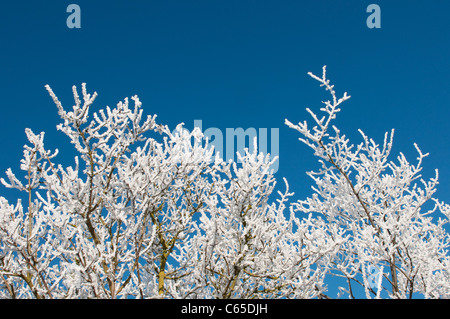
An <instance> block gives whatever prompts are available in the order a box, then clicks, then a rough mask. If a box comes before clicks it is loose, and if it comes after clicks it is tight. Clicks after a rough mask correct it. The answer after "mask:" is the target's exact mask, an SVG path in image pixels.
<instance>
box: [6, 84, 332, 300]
mask: <svg viewBox="0 0 450 319" xmlns="http://www.w3.org/2000/svg"><path fill="white" fill-rule="evenodd" d="M47 90H48V91H49V93H50V96H51V97H52V98H53V101H54V102H55V104H56V106H57V109H58V113H59V116H60V117H61V119H62V123H61V124H59V125H58V126H57V128H58V130H60V131H62V132H63V133H64V134H65V135H67V136H68V138H69V139H70V142H71V143H72V144H73V145H74V147H75V150H76V152H77V153H78V156H77V157H75V159H74V165H73V166H69V167H63V166H62V165H61V164H57V162H56V156H57V154H58V151H55V152H50V151H48V150H47V149H46V148H45V146H44V133H40V134H34V133H33V132H32V131H31V130H30V129H27V130H26V134H27V138H28V141H29V143H30V145H26V146H25V148H24V157H23V159H22V161H21V166H20V168H21V170H22V172H23V173H24V174H23V175H24V176H23V178H21V177H17V176H16V175H15V174H14V173H13V172H12V170H11V169H8V170H7V172H6V175H7V180H5V179H1V182H2V183H3V184H4V185H5V186H7V187H10V188H16V189H18V190H19V191H22V192H23V194H24V195H26V196H22V197H23V198H21V199H19V200H18V201H17V203H16V204H10V203H9V202H8V200H7V199H5V198H3V197H1V198H0V297H2V298H125V297H127V298H128V297H135V298H162V297H169V298H230V297H242V298H245V297H255V296H256V297H258V296H262V297H264V296H271V297H283V296H289V297H291V296H292V297H304V298H306V297H315V296H318V295H319V294H321V293H322V291H323V290H324V289H325V288H324V287H323V278H324V271H325V269H326V266H327V264H328V263H323V264H320V265H319V261H320V260H322V259H324V258H326V255H327V252H328V251H330V250H332V249H333V247H336V243H334V241H328V239H326V238H322V237H321V236H320V234H322V233H324V232H323V231H322V228H324V227H325V225H324V224H323V223H322V224H320V223H315V222H313V220H311V219H309V220H306V219H305V220H302V221H299V220H298V219H296V218H291V219H287V218H286V216H285V215H284V210H285V207H286V202H287V199H288V197H289V195H290V194H289V193H288V192H287V191H286V193H285V194H280V198H279V199H278V202H277V203H270V202H269V197H270V195H271V193H272V191H273V189H274V187H275V180H274V177H273V175H272V173H271V172H270V171H269V167H270V165H272V164H273V162H269V157H267V156H265V157H264V156H263V155H262V154H257V153H256V151H255V152H254V153H252V154H250V153H248V151H247V152H246V154H242V156H241V155H240V159H241V161H242V165H241V164H239V166H237V164H236V163H234V162H228V163H226V162H223V161H222V159H221V158H219V157H218V156H215V157H214V158H213V157H212V154H213V152H214V150H213V149H212V148H211V147H209V145H208V142H207V141H206V142H205V141H203V134H202V132H201V131H200V130H199V129H198V128H196V129H194V130H193V131H192V132H189V131H188V130H186V129H183V126H182V124H180V125H179V126H177V129H176V130H174V131H173V132H172V131H170V130H169V128H168V127H167V126H164V125H160V124H157V123H156V116H148V117H147V118H146V119H144V118H143V115H142V114H143V111H142V108H141V102H140V101H139V99H138V97H137V96H134V97H132V100H133V101H134V106H131V105H130V103H129V100H128V99H125V100H124V102H120V103H119V104H118V105H117V107H115V108H109V107H106V108H105V109H100V110H99V111H97V112H94V113H92V112H90V111H91V108H92V104H93V102H94V100H95V98H96V96H97V94H96V93H94V94H93V95H90V94H88V93H87V90H86V86H85V84H83V85H82V100H81V99H80V98H79V96H78V92H77V89H76V88H75V87H73V95H74V100H75V104H74V106H73V109H72V111H66V110H65V109H64V108H63V106H62V104H61V102H60V101H59V100H58V98H57V97H56V95H55V94H54V93H53V91H52V90H51V88H50V87H49V86H47ZM286 185H287V184H286ZM24 202H26V205H23V203H24ZM314 232H317V234H318V236H316V235H315V234H314ZM307 233H308V234H309V233H310V234H311V235H308V234H307ZM318 265H319V266H318Z"/></svg>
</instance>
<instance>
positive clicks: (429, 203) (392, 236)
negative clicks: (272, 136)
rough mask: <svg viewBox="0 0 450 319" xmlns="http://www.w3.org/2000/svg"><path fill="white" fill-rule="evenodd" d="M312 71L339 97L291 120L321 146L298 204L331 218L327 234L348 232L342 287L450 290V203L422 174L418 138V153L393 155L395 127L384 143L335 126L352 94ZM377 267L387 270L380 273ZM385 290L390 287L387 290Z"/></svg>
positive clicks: (306, 139) (375, 292)
mask: <svg viewBox="0 0 450 319" xmlns="http://www.w3.org/2000/svg"><path fill="white" fill-rule="evenodd" d="M309 75H310V76H311V77H312V78H314V79H315V80H317V81H319V82H320V85H321V86H324V87H325V89H326V90H327V91H328V92H329V93H330V94H331V97H332V99H331V100H328V101H325V102H323V103H324V107H322V108H321V109H320V111H322V112H323V113H324V116H322V117H320V118H319V116H317V115H316V114H315V113H314V112H313V111H311V110H310V109H307V111H308V112H309V113H310V114H311V115H312V118H313V119H314V126H313V127H312V128H311V127H309V126H308V123H307V122H306V121H305V122H302V123H299V124H298V125H294V124H292V123H291V122H289V121H288V120H286V124H287V125H288V126H289V127H291V128H293V129H295V130H297V131H298V132H300V133H301V134H302V135H303V137H302V138H300V141H302V142H303V143H305V144H306V145H308V146H309V147H311V148H312V149H313V150H314V156H316V157H317V158H318V161H319V163H320V166H321V168H320V169H318V170H317V171H312V172H308V175H309V176H310V177H311V178H312V179H313V180H314V183H315V186H314V187H313V190H314V193H313V194H312V196H311V197H309V198H307V199H306V200H300V201H299V202H298V203H296V204H294V205H295V210H296V211H298V212H302V213H316V214H319V215H320V216H323V218H324V219H325V220H326V221H327V223H328V224H329V225H338V227H337V228H329V229H328V230H327V231H328V235H329V236H331V237H332V238H334V239H338V238H340V239H345V240H344V241H342V244H341V245H340V247H339V250H338V251H337V254H335V256H334V257H333V258H331V256H330V258H331V259H332V265H330V268H329V274H331V275H335V276H341V277H343V278H345V280H346V281H347V283H348V285H347V287H345V288H344V287H342V288H341V292H342V293H346V294H348V296H349V297H355V296H354V293H353V288H352V287H353V286H354V285H360V286H362V287H363V288H364V292H365V294H366V296H367V297H368V298H371V297H380V296H383V292H384V291H386V292H387V296H389V297H391V298H411V297H413V296H414V293H420V294H422V295H423V296H425V297H431V298H438V297H445V298H448V297H450V268H449V266H450V262H449V255H448V247H449V234H448V233H447V232H446V230H445V228H444V225H445V224H447V223H448V218H449V217H450V214H449V213H450V209H449V206H448V205H445V204H443V203H440V202H439V201H438V200H437V199H435V198H434V197H433V195H434V193H435V192H436V186H437V184H438V171H437V170H436V176H435V177H434V178H431V179H430V180H428V181H425V180H424V179H423V178H422V177H421V174H420V172H421V170H422V162H423V159H424V158H425V157H426V156H427V155H428V154H423V153H422V152H421V151H420V149H419V147H418V146H417V145H415V144H414V145H415V147H416V149H417V152H418V158H417V162H416V163H414V164H411V163H409V162H408V161H407V159H406V157H405V156H404V155H403V154H402V153H400V155H399V156H398V157H397V158H396V160H390V159H389V155H390V153H391V148H392V141H393V135H394V131H393V130H392V132H391V133H390V134H388V133H386V135H385V138H384V142H383V145H378V144H377V143H376V142H375V141H374V140H372V139H370V138H368V137H367V136H366V135H365V134H364V133H363V132H362V131H359V132H360V134H361V136H362V142H361V143H360V144H359V145H357V146H355V145H353V144H351V142H350V141H349V139H348V138H347V137H346V136H345V135H342V134H341V132H340V130H339V129H338V128H337V127H335V126H332V124H331V123H332V121H333V120H334V119H335V118H336V115H337V113H338V112H340V107H341V104H342V103H343V102H345V101H346V100H348V99H349V98H350V96H348V95H347V93H344V95H343V96H342V97H341V98H339V99H338V98H337V96H336V92H335V90H334V86H333V85H331V84H330V80H329V79H327V77H326V67H324V68H323V74H322V77H318V76H316V75H314V74H312V73H309ZM378 274H380V275H379V276H378ZM384 295H385V296H386V293H384Z"/></svg>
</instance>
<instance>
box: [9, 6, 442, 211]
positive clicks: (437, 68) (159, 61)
mask: <svg viewBox="0 0 450 319" xmlns="http://www.w3.org/2000/svg"><path fill="white" fill-rule="evenodd" d="M71 3H76V4H78V5H79V6H80V8H81V29H69V28H67V26H66V19H67V17H68V15H69V13H66V8H67V6H68V5H69V4H71ZM371 3H376V4H378V5H379V6H380V8H381V29H369V28H368V27H367V26H366V19H367V17H368V15H369V14H368V13H366V8H367V6H368V5H369V4H371ZM449 15H450V2H449V1H448V0H433V1H425V0H422V1H419V0H410V1H403V0H402V1H397V0H395V1H381V0H371V1H363V0H350V1H349V0H346V1H343V0H321V1H313V0H310V1H286V0H270V1H269V0H258V1H257V0H251V1H250V0H227V1H223V0H222V1H219V0H195V1H194V0H167V1H153V0H132V1H124V0H122V1H113V2H110V1H99V0H96V1H86V0H85V1H82V0H72V1H62V0H58V1H56V0H46V1H8V2H4V3H2V5H1V7H0V39H1V50H0V70H1V71H0V72H1V77H0V93H1V100H0V101H1V102H0V112H1V113H0V114H1V116H0V121H1V125H0V136H2V137H3V138H1V139H0V150H1V152H0V174H1V175H2V176H4V173H3V172H4V171H5V170H6V169H7V168H8V167H11V168H12V169H13V170H14V171H18V169H19V160H20V158H21V156H22V146H23V144H24V143H25V142H26V137H25V133H24V129H25V127H29V128H31V129H32V130H33V131H35V132H40V131H46V145H47V146H48V147H49V148H51V149H53V148H56V147H58V148H59V149H60V151H61V153H62V155H61V156H63V157H64V156H68V154H71V153H70V152H71V151H70V149H71V147H72V146H71V145H70V144H69V143H68V139H67V138H65V136H64V135H63V134H62V133H61V132H58V131H56V125H57V124H58V123H59V121H58V115H57V112H56V107H55V106H54V104H53V102H52V101H51V99H50V97H49V96H48V94H47V92H46V90H45V89H44V85H45V84H49V85H50V86H51V87H52V88H53V90H54V91H55V93H56V94H57V95H58V96H59V97H60V99H61V100H62V102H63V104H64V105H65V106H66V107H71V106H72V105H73V100H72V94H71V86H72V85H74V84H75V85H77V86H78V87H80V84H81V83H82V82H86V83H87V87H88V90H89V91H90V92H93V91H97V92H98V93H99V97H98V99H97V103H96V105H97V106H98V107H101V106H104V105H110V106H114V105H115V104H116V103H117V102H118V101H119V100H122V99H123V98H124V97H127V96H132V95H134V94H137V95H139V97H140V99H141V101H142V102H143V107H144V112H145V113H146V114H155V113H156V114H158V119H159V122H160V123H164V124H168V125H169V126H171V127H175V125H176V124H177V123H179V122H184V123H186V126H187V127H188V128H189V127H193V123H194V120H195V119H201V120H202V122H203V128H204V129H206V128H209V127H217V128H220V129H221V130H223V132H225V129H226V128H237V127H243V128H248V127H254V128H256V129H258V128H269V129H270V128H279V130H280V154H279V156H280V168H279V170H278V172H277V177H279V178H281V177H287V178H288V180H289V182H290V185H291V190H293V191H295V192H296V195H297V196H298V197H299V198H302V197H305V196H307V195H309V194H310V189H309V185H310V182H309V180H308V179H307V177H306V175H305V171H307V170H311V169H313V168H314V167H316V166H315V159H314V158H313V156H312V152H311V151H310V150H309V149H308V148H307V147H306V146H305V145H303V144H301V143H300V142H298V141H297V138H298V134H297V133H296V132H295V131H293V130H291V129H289V128H287V127H286V126H285V125H284V119H285V118H288V119H289V120H290V121H291V122H294V123H297V122H298V121H303V120H304V119H308V120H309V115H308V114H307V113H306V111H305V107H310V108H311V109H313V110H318V108H319V107H320V101H321V99H323V98H328V97H327V96H326V95H325V94H323V89H322V88H319V86H318V85H317V84H316V82H315V81H313V80H312V79H310V78H309V77H308V76H307V74H306V73H307V72H308V71H312V72H314V73H316V74H320V73H321V67H322V65H324V64H326V65H327V66H328V74H329V77H330V78H331V79H332V81H333V82H334V84H335V85H336V90H337V92H338V94H339V93H341V94H342V93H343V92H344V91H347V92H348V93H349V94H350V95H351V96H352V98H351V99H350V100H349V101H348V102H346V104H345V105H343V111H342V112H341V113H340V114H339V118H338V120H337V121H336V123H335V124H336V125H338V126H339V127H340V128H341V131H343V132H345V133H346V134H348V135H349V136H351V137H353V138H355V139H354V140H353V142H354V143H359V142H360V139H359V135H358V133H357V129H359V128H360V129H362V130H363V131H364V132H365V133H366V134H367V135H369V136H370V137H373V138H375V139H376V140H377V141H379V142H380V143H381V142H382V138H383V135H384V132H386V131H390V130H391V129H392V128H395V129H396V134H395V139H394V150H393V151H394V155H395V154H396V153H398V152H399V151H402V152H404V153H405V154H406V155H407V157H408V158H409V159H410V161H411V162H413V161H414V160H415V158H416V153H415V149H414V147H413V142H416V143H418V145H419V146H420V147H421V149H422V151H423V152H429V153H430V157H429V158H428V159H427V160H426V161H425V170H424V175H425V177H430V176H432V174H433V171H434V169H435V168H439V172H440V187H439V191H438V193H437V196H438V197H439V198H441V199H442V200H444V201H446V202H450V168H449V165H448V162H449V159H450V130H449V127H448V120H449V116H450V90H449V84H450V62H449V58H450V19H449ZM70 156H71V155H70ZM0 194H9V191H7V190H5V189H4V187H1V191H0Z"/></svg>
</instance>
